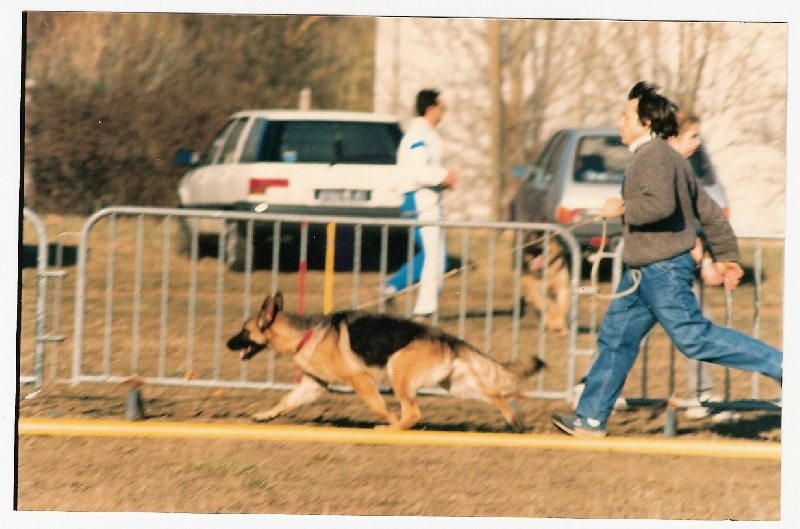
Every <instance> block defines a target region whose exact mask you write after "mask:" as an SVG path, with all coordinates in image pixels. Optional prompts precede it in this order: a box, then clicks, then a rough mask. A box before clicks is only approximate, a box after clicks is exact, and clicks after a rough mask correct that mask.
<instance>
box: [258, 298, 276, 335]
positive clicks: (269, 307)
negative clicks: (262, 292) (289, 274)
mask: <svg viewBox="0 0 800 529" xmlns="http://www.w3.org/2000/svg"><path fill="white" fill-rule="evenodd" d="M274 312H275V304H274V302H273V300H272V296H267V297H266V298H265V299H264V303H262V304H261V311H260V312H259V313H258V318H256V325H258V328H259V329H261V330H262V331H263V330H264V329H266V328H267V326H269V324H270V323H272V315H273V313H274Z"/></svg>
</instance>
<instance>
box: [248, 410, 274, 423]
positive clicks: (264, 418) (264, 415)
mask: <svg viewBox="0 0 800 529" xmlns="http://www.w3.org/2000/svg"><path fill="white" fill-rule="evenodd" d="M277 416H278V414H277V413H275V412H273V411H262V412H259V413H254V414H253V415H251V418H252V419H253V421H254V422H269V421H271V420H272V419H274V418H275V417H277Z"/></svg>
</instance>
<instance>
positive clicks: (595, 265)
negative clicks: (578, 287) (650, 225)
mask: <svg viewBox="0 0 800 529" xmlns="http://www.w3.org/2000/svg"><path fill="white" fill-rule="evenodd" d="M596 222H602V223H603V236H602V241H601V246H600V249H599V250H598V251H597V255H599V254H600V253H602V252H603V251H604V249H605V240H606V232H607V223H608V221H607V220H606V219H604V218H603V217H600V216H597V217H594V218H592V219H588V220H584V221H580V222H578V223H576V224H573V225H571V226H569V227H564V228H560V229H558V230H555V231H553V232H551V233H549V234H545V235H542V236H541V237H539V238H538V239H535V240H533V241H530V242H527V243H524V244H521V245H514V246H513V247H512V248H511V250H510V251H511V252H516V251H518V250H520V249H522V248H527V247H528V246H534V245H536V244H539V243H540V242H542V241H544V240H545V239H546V238H547V237H554V236H558V235H560V234H562V233H566V232H569V231H573V230H576V229H578V228H580V227H583V226H586V225H588V224H593V223H596ZM490 258H491V256H487V257H482V258H481V259H478V260H476V261H473V262H472V263H470V264H469V265H468V267H469V268H475V267H477V266H478V264H479V263H480V262H482V261H488V260H489V259H490ZM599 262H600V259H599V258H598V259H595V262H594V263H593V264H592V275H591V278H592V279H591V280H592V285H593V286H594V287H595V289H594V290H595V295H596V296H597V297H599V298H601V299H614V298H615V297H623V296H627V295H628V294H630V293H631V292H633V291H634V290H636V289H637V288H638V287H639V283H640V282H641V272H640V271H639V270H632V271H631V273H632V274H633V273H638V278H637V276H636V275H634V285H633V286H632V287H631V288H629V289H628V290H626V291H625V292H620V293H617V294H610V295H609V294H599V293H598V292H597V288H596V285H597V270H596V269H597V268H598V266H599ZM460 272H461V268H454V269H453V270H450V271H449V272H446V273H445V274H443V275H442V278H441V280H442V281H444V280H445V279H447V278H449V277H452V276H454V275H456V274H458V273H460ZM421 285H422V282H421V281H420V282H417V283H414V284H413V285H409V286H407V287H406V288H403V289H401V290H398V291H397V292H393V293H392V294H387V295H385V296H383V299H384V300H387V301H388V300H390V299H392V298H394V297H396V296H399V295H401V294H409V293H411V292H413V291H415V290H417V289H418V288H420V287H421ZM378 303H380V298H378V299H375V300H372V301H367V302H365V303H362V304H360V305H358V306H356V309H357V310H363V309H366V308H368V307H372V306H374V305H377V304H378Z"/></svg>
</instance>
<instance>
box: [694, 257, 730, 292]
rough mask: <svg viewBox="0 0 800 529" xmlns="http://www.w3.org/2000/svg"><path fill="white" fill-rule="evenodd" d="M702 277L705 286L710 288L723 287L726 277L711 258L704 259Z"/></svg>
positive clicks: (701, 268)
mask: <svg viewBox="0 0 800 529" xmlns="http://www.w3.org/2000/svg"><path fill="white" fill-rule="evenodd" d="M700 277H701V278H702V279H703V284H704V285H706V286H709V287H715V286H717V285H721V284H722V283H723V282H724V281H725V277H724V276H723V275H722V274H721V273H720V271H719V270H718V269H717V264H716V263H714V262H713V261H712V260H711V259H709V258H706V259H703V263H702V265H701V266H700Z"/></svg>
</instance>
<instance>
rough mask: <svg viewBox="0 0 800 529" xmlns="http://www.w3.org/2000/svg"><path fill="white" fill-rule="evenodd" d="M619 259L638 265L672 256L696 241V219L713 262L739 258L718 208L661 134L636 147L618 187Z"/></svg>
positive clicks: (735, 245) (725, 220) (729, 230)
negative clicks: (621, 205)
mask: <svg viewBox="0 0 800 529" xmlns="http://www.w3.org/2000/svg"><path fill="white" fill-rule="evenodd" d="M622 198H623V200H624V201H625V215H624V217H623V224H624V232H623V238H624V240H625V248H624V250H623V255H622V260H623V261H624V262H625V264H627V265H628V266H632V267H638V266H643V265H646V264H651V263H654V262H656V261H662V260H664V259H669V258H671V257H675V256H676V255H678V254H681V253H683V252H686V251H689V250H690V249H691V248H692V247H693V246H694V244H695V237H696V234H697V227H698V222H699V224H700V227H701V228H702V230H703V232H704V233H705V236H706V241H707V242H708V245H709V246H710V248H711V253H712V255H713V257H714V259H715V260H716V261H738V260H739V249H738V245H737V243H736V236H735V235H734V233H733V229H732V228H731V226H730V224H729V223H728V220H727V219H726V218H725V214H724V213H723V211H722V209H721V208H720V207H719V206H718V205H717V203H716V202H714V200H713V199H712V198H711V197H709V196H708V193H706V191H705V189H703V186H702V185H700V184H699V182H698V180H697V177H696V176H695V174H694V171H693V170H692V167H691V165H690V164H689V162H688V161H687V160H686V159H685V158H683V157H682V156H681V155H680V154H678V152H677V151H675V149H673V148H672V147H670V146H669V144H667V142H666V141H664V140H662V139H660V138H653V139H652V140H650V141H648V142H647V143H645V144H644V145H642V146H641V147H639V148H638V149H637V150H636V153H635V154H634V156H633V159H632V160H631V163H630V165H629V166H628V168H627V169H626V171H625V183H624V185H623V189H622Z"/></svg>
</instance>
